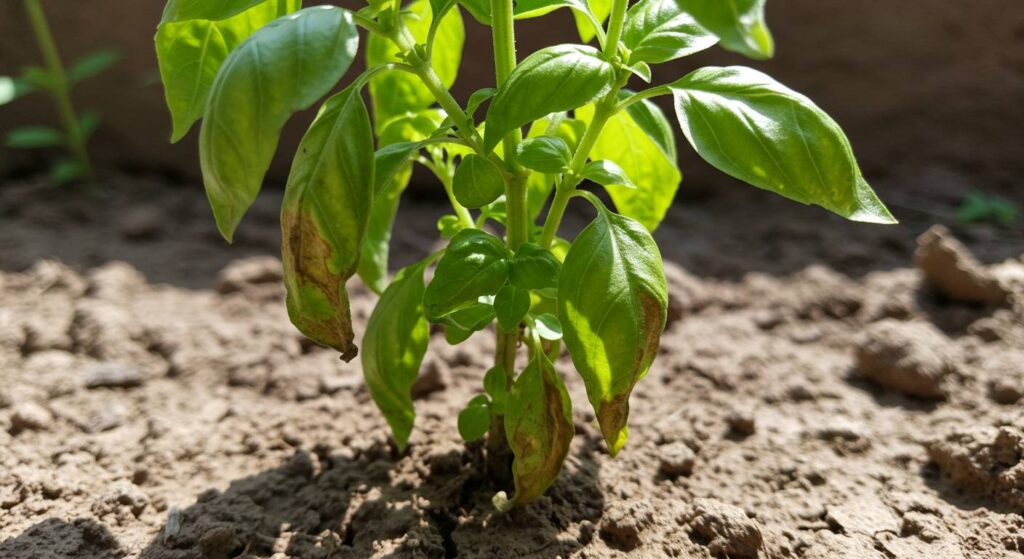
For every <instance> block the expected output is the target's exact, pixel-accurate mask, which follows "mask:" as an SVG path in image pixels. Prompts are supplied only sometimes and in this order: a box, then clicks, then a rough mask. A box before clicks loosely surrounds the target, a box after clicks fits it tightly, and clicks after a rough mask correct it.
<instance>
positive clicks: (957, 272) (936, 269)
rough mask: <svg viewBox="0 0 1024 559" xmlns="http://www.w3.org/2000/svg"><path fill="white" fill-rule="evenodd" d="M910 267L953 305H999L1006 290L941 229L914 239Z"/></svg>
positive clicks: (947, 232) (948, 233) (943, 228)
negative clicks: (911, 265)
mask: <svg viewBox="0 0 1024 559" xmlns="http://www.w3.org/2000/svg"><path fill="white" fill-rule="evenodd" d="M914 263H915V264H916V265H917V267H918V269H919V270H921V273H922V274H923V275H924V279H925V281H926V282H927V283H928V285H930V286H931V287H933V288H934V289H936V290H937V291H938V292H939V293H941V294H943V295H945V296H946V297H949V298H950V299H952V300H954V301H961V302H965V303H978V304H982V305H1001V304H1003V303H1005V302H1006V300H1007V298H1008V297H1009V296H1010V292H1009V290H1008V289H1007V288H1006V287H1004V286H1003V285H1002V283H1001V282H1000V281H999V280H998V279H997V278H996V277H995V276H994V275H993V274H992V273H991V272H990V271H989V270H988V269H986V268H985V267H984V266H982V265H981V264H980V263H978V261H977V260H976V259H975V258H974V256H973V255H971V253H970V252H969V251H968V250H967V248H966V247H965V246H964V245H963V244H961V243H960V241H957V240H956V238H955V237H953V235H952V233H950V232H949V230H948V229H946V228H945V227H943V226H941V225H936V226H933V227H932V228H931V229H929V230H928V231H927V232H926V233H925V234H923V235H921V236H920V237H918V239H917V250H916V251H915V252H914Z"/></svg>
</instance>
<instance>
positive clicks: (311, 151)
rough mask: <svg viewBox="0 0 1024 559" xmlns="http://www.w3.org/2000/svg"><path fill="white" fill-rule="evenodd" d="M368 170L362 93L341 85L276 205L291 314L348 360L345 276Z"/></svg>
mask: <svg viewBox="0 0 1024 559" xmlns="http://www.w3.org/2000/svg"><path fill="white" fill-rule="evenodd" d="M373 173H374V161H373V133H372V130H371V128H370V117H369V115H368V114H367V112H366V107H365V106H364V105H363V100H362V98H361V97H360V96H359V92H358V91H357V90H354V89H352V88H349V89H345V90H343V91H342V92H341V93H339V94H337V95H335V96H334V97H332V98H331V99H329V100H328V101H327V103H325V104H324V108H323V110H322V111H321V112H320V115H319V116H317V119H316V120H315V121H314V122H313V125H312V126H310V128H309V131H308V132H306V135H305V137H303V139H302V142H301V143H300V144H299V151H298V154H297V155H296V157H295V161H294V162H293V163H292V170H291V173H290V174H289V176H288V184H287V186H286V188H285V197H284V203H283V205H282V208H281V231H282V238H283V240H282V260H283V262H284V272H285V273H284V282H285V286H286V287H287V288H288V296H287V304H288V305H287V306H288V315H289V317H290V318H291V320H292V323H293V324H295V326H296V327H298V329H299V330H300V331H301V332H302V333H303V334H305V335H306V336H308V337H309V338H311V339H313V340H314V341H316V342H318V343H321V344H323V345H326V346H329V347H332V348H334V349H336V350H338V351H340V352H341V354H342V359H344V360H345V361H349V360H351V359H352V358H353V357H355V355H356V346H355V344H354V343H353V338H354V333H353V331H352V320H351V317H350V313H349V303H348V293H347V292H346V291H345V282H346V281H347V280H348V279H349V278H350V277H352V275H353V274H355V272H356V267H357V265H358V264H359V257H360V254H361V251H362V247H361V244H362V239H363V234H364V233H365V231H366V224H367V220H368V219H369V214H370V204H371V203H372V201H373Z"/></svg>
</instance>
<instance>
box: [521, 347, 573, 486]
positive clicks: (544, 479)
mask: <svg viewBox="0 0 1024 559" xmlns="http://www.w3.org/2000/svg"><path fill="white" fill-rule="evenodd" d="M574 434H575V428H574V427H573V423H572V403H571V402H570V401H569V393H568V392H567V391H566V389H565V384H564V383H563V382H562V379H561V378H560V377H559V376H558V374H557V373H556V372H555V369H554V367H553V366H552V365H551V362H550V361H548V360H547V358H546V357H544V356H543V355H538V356H536V357H534V359H533V360H532V361H531V362H530V364H529V365H528V366H527V367H526V369H525V370H524V371H523V372H522V374H520V375H519V378H517V379H516V382H515V384H514V385H513V386H512V390H511V391H510V392H509V395H508V401H507V402H506V404H505V436H506V437H507V438H508V442H509V446H510V447H511V448H512V453H513V454H514V455H515V460H514V461H513V462H512V476H513V479H514V480H515V487H516V493H515V496H514V497H513V499H512V502H513V504H517V505H523V504H526V503H529V502H530V501H532V500H534V499H536V498H537V497H539V496H540V495H542V494H543V493H544V491H546V490H547V488H548V487H550V486H551V484H552V483H554V482H555V480H556V479H557V478H558V473H559V472H560V471H561V470H562V464H563V463H564V462H565V457H566V455H567V454H568V453H569V445H570V444H571V443H572V438H573V435H574Z"/></svg>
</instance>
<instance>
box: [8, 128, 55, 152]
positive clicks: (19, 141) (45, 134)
mask: <svg viewBox="0 0 1024 559" xmlns="http://www.w3.org/2000/svg"><path fill="white" fill-rule="evenodd" d="M60 145H64V133H63V132H61V131H60V130H57V129H55V128H50V127H49V126H23V127H21V128H15V129H13V130H10V131H8V132H7V147H9V148H12V149H36V148H49V147H56V146H60Z"/></svg>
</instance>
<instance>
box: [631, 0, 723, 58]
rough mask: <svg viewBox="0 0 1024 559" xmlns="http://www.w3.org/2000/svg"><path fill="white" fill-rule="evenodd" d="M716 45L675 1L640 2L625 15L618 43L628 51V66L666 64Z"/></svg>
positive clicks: (651, 0)
mask: <svg viewBox="0 0 1024 559" xmlns="http://www.w3.org/2000/svg"><path fill="white" fill-rule="evenodd" d="M717 1H718V3H719V4H725V3H728V2H727V0H725V1H723V0H717ZM717 42H718V37H717V36H715V35H714V34H712V33H711V32H709V31H708V30H707V29H704V28H703V27H701V26H700V25H699V24H698V23H697V21H696V20H695V19H694V18H693V16H691V15H690V14H689V13H687V12H686V11H685V10H684V9H683V3H682V2H680V1H679V0H640V2H637V3H636V4H634V5H633V7H632V8H630V9H629V12H628V13H627V14H626V23H625V26H624V27H623V30H622V44H623V45H625V46H626V48H628V49H629V50H630V57H629V63H630V64H636V63H637V62H650V63H651V64H660V63H662V62H668V61H669V60H675V59H677V58H682V57H684V56H689V55H691V54H694V53H697V52H700V51H702V50H704V49H707V48H710V47H712V46H714V44H715V43H717Z"/></svg>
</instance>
